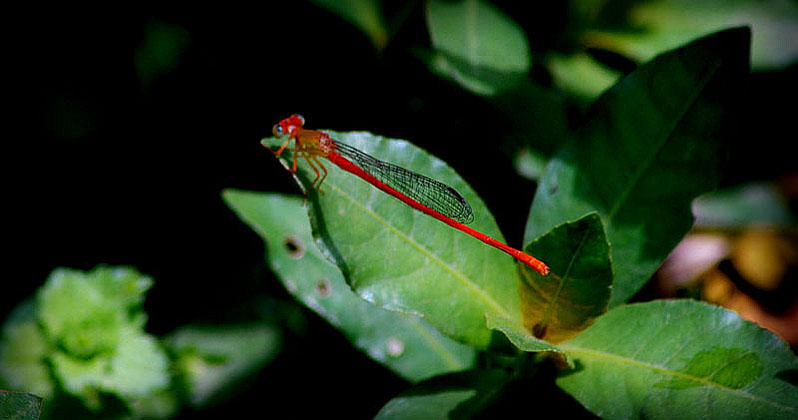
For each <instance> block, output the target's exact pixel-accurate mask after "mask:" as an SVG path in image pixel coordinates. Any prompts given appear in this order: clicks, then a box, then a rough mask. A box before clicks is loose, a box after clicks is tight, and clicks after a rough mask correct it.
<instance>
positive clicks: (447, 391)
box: [374, 369, 511, 420]
mask: <svg viewBox="0 0 798 420" xmlns="http://www.w3.org/2000/svg"><path fill="white" fill-rule="evenodd" d="M510 380H511V376H510V375H509V374H508V373H507V372H505V371H503V370H499V369H493V370H477V371H471V372H465V373H456V374H451V375H446V376H439V377H436V378H433V379H431V380H429V381H427V382H424V383H422V384H419V385H416V386H415V387H413V388H411V389H410V390H408V391H406V392H403V393H402V394H400V395H399V396H397V397H395V398H393V399H392V400H390V401H388V403H387V404H386V405H385V406H384V407H383V408H382V409H381V410H380V412H379V413H377V415H376V416H375V417H374V418H375V419H378V420H388V419H467V418H473V417H474V416H475V415H477V414H479V413H480V412H482V410H484V409H485V408H486V407H487V406H488V405H489V403H490V402H491V401H492V400H493V399H494V398H495V397H496V396H498V395H499V394H500V393H501V391H502V389H503V387H504V386H505V385H506V384H507V383H508V382H510Z"/></svg>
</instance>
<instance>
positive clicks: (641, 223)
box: [525, 28, 750, 307]
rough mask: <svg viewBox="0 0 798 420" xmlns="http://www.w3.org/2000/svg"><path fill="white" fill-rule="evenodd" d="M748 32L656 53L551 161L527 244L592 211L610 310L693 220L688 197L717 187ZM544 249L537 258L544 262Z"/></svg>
mask: <svg viewBox="0 0 798 420" xmlns="http://www.w3.org/2000/svg"><path fill="white" fill-rule="evenodd" d="M749 39H750V31H749V30H748V29H747V28H738V29H732V30H728V31H724V32H720V33H717V34H715V35H712V36H709V37H707V38H704V39H701V40H698V41H695V42H693V43H691V44H689V45H687V46H685V47H683V48H680V49H678V50H676V51H673V52H670V53H668V54H665V55H663V56H660V57H658V58H656V59H654V60H653V61H651V62H650V63H647V64H645V65H643V66H641V67H640V68H638V69H637V70H635V71H634V72H632V73H631V74H630V75H628V76H627V77H625V78H624V79H622V80H621V81H620V82H619V83H618V84H616V85H615V86H614V87H613V88H612V89H610V90H609V91H608V92H607V93H606V94H604V95H603V96H602V97H601V98H600V99H599V100H598V101H597V102H596V103H595V104H594V105H593V107H592V109H591V111H590V113H589V115H588V117H589V119H588V120H587V121H586V122H585V124H584V125H583V126H582V127H580V128H579V130H578V131H577V134H576V136H575V137H576V138H574V139H573V140H572V141H571V142H569V143H568V144H567V145H566V146H565V147H564V148H563V150H562V151H561V152H560V153H559V154H557V155H556V156H555V157H554V158H553V159H551V160H550V162H549V165H548V167H547V169H546V172H545V173H544V175H543V178H542V179H541V183H540V186H539V188H538V189H537V191H536V195H535V200H534V202H533V206H532V210H531V213H530V217H529V220H528V222H527V228H526V234H525V243H528V242H531V241H532V240H533V239H534V238H536V237H538V236H539V235H541V234H542V233H543V232H546V231H548V230H550V229H551V228H552V227H554V226H557V225H559V224H560V223H562V222H565V221H568V220H575V219H578V218H580V217H581V216H583V215H585V214H587V213H590V212H592V211H597V212H598V213H599V214H600V215H601V218H602V221H603V222H604V226H605V228H606V231H607V236H608V238H609V241H610V244H611V250H612V262H613V268H614V271H615V280H614V284H613V293H612V298H611V301H610V307H614V306H616V305H618V304H620V303H622V302H624V301H626V300H627V299H629V298H630V297H631V296H632V295H633V294H634V293H635V292H636V291H637V290H639V289H640V287H641V286H642V285H643V284H644V283H645V282H646V281H647V280H648V279H649V277H650V276H651V274H652V273H653V272H654V270H656V268H657V267H658V266H659V264H660V263H661V262H662V261H663V260H664V259H665V257H666V256H667V255H668V253H669V252H670V251H671V250H672V249H673V248H674V247H675V246H676V244H677V243H678V242H679V240H681V238H682V237H683V236H684V234H685V233H686V232H687V231H688V230H689V229H690V227H691V226H692V224H693V216H692V214H691V211H690V203H691V201H692V200H693V199H694V198H695V197H696V196H698V195H699V194H701V193H703V192H705V191H707V190H710V189H712V188H714V187H715V186H716V184H717V179H718V177H719V162H718V160H719V156H720V149H721V146H720V145H721V144H722V141H723V139H724V135H725V134H727V133H726V132H725V131H724V130H728V129H730V128H728V127H729V124H728V123H729V122H730V121H727V120H726V118H729V116H730V114H729V112H728V111H729V104H730V103H732V101H733V100H734V99H735V97H736V96H737V95H736V93H735V92H736V91H737V89H738V88H739V86H741V85H742V84H744V82H745V78H746V75H747V72H748V61H747V57H748V49H747V48H748V44H749ZM546 257H547V256H546V255H541V258H544V260H545V258H546Z"/></svg>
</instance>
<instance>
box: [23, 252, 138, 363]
mask: <svg viewBox="0 0 798 420" xmlns="http://www.w3.org/2000/svg"><path fill="white" fill-rule="evenodd" d="M151 285H152V280H151V279H150V278H148V277H145V276H142V275H141V274H139V273H138V272H136V271H135V270H133V269H129V268H107V267H98V268H96V269H94V270H92V271H90V272H88V273H83V272H80V271H76V270H69V269H57V270H55V271H54V272H53V273H52V274H51V275H50V277H49V278H48V279H47V283H46V284H45V285H44V287H42V288H41V289H40V290H39V292H38V294H37V305H38V307H39V319H40V321H41V323H42V326H43V327H44V329H45V332H46V334H47V335H48V338H49V339H50V340H52V341H53V342H54V343H55V344H56V345H58V346H60V347H62V348H63V349H64V350H65V351H66V352H67V353H69V354H71V355H73V356H75V357H78V358H84V359H88V358H91V357H94V356H96V355H98V354H103V353H110V352H113V351H114V349H115V348H116V345H117V343H118V341H119V339H120V336H119V334H120V332H121V329H122V327H123V326H124V325H125V324H127V323H132V324H135V325H139V326H142V325H143V324H144V320H145V318H144V314H143V313H141V312H140V311H134V309H135V308H136V307H137V306H138V305H140V304H141V302H142V301H143V299H144V293H145V292H146V290H147V289H148V288H149V287H150V286H151Z"/></svg>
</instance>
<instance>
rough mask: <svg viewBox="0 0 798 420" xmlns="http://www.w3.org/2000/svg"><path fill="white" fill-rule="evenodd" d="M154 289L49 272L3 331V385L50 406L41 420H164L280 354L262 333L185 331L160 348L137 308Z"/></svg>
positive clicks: (109, 277) (125, 280)
mask: <svg viewBox="0 0 798 420" xmlns="http://www.w3.org/2000/svg"><path fill="white" fill-rule="evenodd" d="M152 284H153V281H152V280H151V279H150V278H149V277H146V276H143V275H141V274H140V273H138V272H137V271H136V270H134V269H131V268H126V267H114V268H111V267H97V268H95V269H94V270H92V271H89V272H86V273H84V272H81V271H76V270H69V269H58V270H56V271H54V272H53V273H52V274H51V275H50V277H49V278H48V280H47V282H46V283H45V285H44V286H43V287H42V288H41V289H39V292H38V293H37V295H36V299H35V300H29V301H26V302H24V303H23V304H21V305H20V306H19V307H17V309H15V311H14V312H13V313H12V315H11V316H10V317H9V318H8V319H7V320H6V322H5V324H4V325H3V329H2V340H1V341H0V386H3V387H8V388H12V389H26V390H29V391H30V392H32V393H34V394H36V395H37V396H39V397H44V398H47V399H48V403H47V404H45V407H44V414H43V416H44V417H43V418H65V417H69V418H76V417H81V416H86V415H89V413H93V414H94V415H98V416H102V417H104V418H127V417H128V416H132V417H134V418H138V417H153V418H167V417H171V416H173V415H174V414H175V413H176V412H177V411H178V410H179V409H180V405H181V404H183V399H185V400H187V401H188V402H189V403H190V404H191V405H193V406H202V405H204V404H207V403H208V401H209V399H211V398H214V397H218V396H219V394H222V393H224V392H225V391H227V390H228V389H229V388H230V387H231V386H232V384H234V383H235V382H236V381H240V380H241V379H242V378H245V377H247V376H248V375H251V374H252V372H253V371H255V370H257V369H258V368H260V367H261V366H263V364H265V363H266V362H267V361H268V360H270V359H271V358H272V357H273V356H274V354H275V353H276V352H277V349H278V347H279V333H278V330H276V329H275V328H274V327H272V326H270V325H268V324H263V325H252V326H212V327H211V326H209V327H205V328H204V329H198V328H197V327H184V328H181V329H179V330H177V331H175V332H174V333H173V334H171V335H170V336H169V337H167V338H166V339H165V340H164V341H163V343H161V342H159V340H158V339H157V338H156V337H154V336H152V335H150V334H148V333H146V332H145V331H144V325H145V323H146V314H145V313H144V312H143V311H142V309H141V305H142V303H143V301H144V293H145V292H146V291H147V290H148V289H149V288H150V287H151V286H152ZM170 365H172V366H173V367H170ZM181 389H182V391H180V390H181ZM74 399H77V400H79V403H77V404H76V401H75V400H74Z"/></svg>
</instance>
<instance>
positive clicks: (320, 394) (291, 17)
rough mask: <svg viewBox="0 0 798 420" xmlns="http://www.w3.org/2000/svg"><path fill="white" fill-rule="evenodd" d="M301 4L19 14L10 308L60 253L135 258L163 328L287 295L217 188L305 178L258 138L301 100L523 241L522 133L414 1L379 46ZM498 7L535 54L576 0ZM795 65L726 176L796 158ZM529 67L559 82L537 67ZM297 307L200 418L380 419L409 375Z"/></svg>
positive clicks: (558, 36) (748, 175) (301, 108)
mask: <svg viewBox="0 0 798 420" xmlns="http://www.w3.org/2000/svg"><path fill="white" fill-rule="evenodd" d="M280 3H282V2H280ZM290 3H292V5H291V6H285V5H277V2H271V4H270V5H269V6H268V7H267V8H266V9H259V10H254V9H253V10H244V9H240V10H232V9H226V10H218V9H215V8H205V9H202V8H200V9H197V7H196V6H192V8H191V9H177V8H176V9H173V10H164V9H153V10H141V9H131V10H113V11H111V10H98V9H91V10H74V9H72V10H47V13H42V11H38V13H25V14H20V15H19V16H17V15H15V14H9V15H8V16H7V19H8V20H11V21H14V22H12V23H14V29H13V36H12V37H9V38H8V41H9V42H8V43H9V47H10V48H9V49H8V51H10V55H9V57H10V59H9V60H8V62H7V67H8V68H9V69H10V70H11V72H12V74H13V76H11V77H9V78H8V79H7V80H6V87H7V92H10V95H9V96H8V97H11V98H13V104H12V105H13V107H14V112H12V113H11V114H10V116H11V121H10V124H9V126H8V127H9V128H8V129H7V131H6V133H7V135H6V136H4V137H5V142H4V143H5V144H6V146H7V149H6V150H8V152H7V153H3V156H4V159H3V160H4V161H5V163H4V167H5V168H4V169H6V171H4V172H7V174H6V176H5V178H6V182H5V184H6V185H7V188H6V191H5V193H6V197H5V199H4V203H5V207H6V208H7V209H9V210H10V212H11V216H10V217H9V218H7V220H6V223H7V224H8V226H7V230H6V231H7V232H8V235H4V237H5V241H4V242H6V245H7V246H8V248H9V251H7V252H5V258H4V260H5V261H6V264H5V270H6V272H5V276H4V277H5V281H4V287H3V293H2V297H1V298H0V299H2V302H0V317H3V318H4V317H5V316H6V315H7V314H8V312H9V311H10V310H11V309H12V308H13V307H14V306H15V305H16V304H18V303H19V302H20V301H22V300H23V299H25V298H28V297H29V296H31V295H32V294H33V293H34V292H35V290H36V289H37V288H38V287H39V286H40V285H42V284H43V283H44V281H45V279H46V278H47V276H48V274H49V273H50V272H51V271H52V270H53V269H54V268H56V267H60V266H64V267H71V268H76V269H83V270H87V269H91V268H93V267H95V266H96V265H98V264H109V265H129V266H133V267H136V268H137V269H138V270H140V271H141V272H142V273H144V274H146V275H149V276H151V277H153V278H154V280H155V284H154V287H153V288H152V289H151V290H150V291H149V293H148V294H147V300H146V304H145V309H146V311H147V313H148V315H149V322H148V328H147V329H148V331H149V332H151V333H153V334H156V335H163V334H166V333H168V332H170V331H172V330H174V329H175V328H178V327H180V326H182V325H185V324H187V323H190V322H198V321H204V322H211V323H222V322H227V321H234V320H237V319H240V318H247V317H252V316H254V315H253V314H256V313H257V312H258V309H257V302H258V299H259V298H260V297H262V296H272V297H275V298H276V299H278V300H285V301H291V298H290V296H289V295H288V294H287V293H286V292H285V291H284V290H282V288H281V286H280V285H279V283H278V282H277V280H276V279H274V278H273V275H272V274H271V272H270V271H269V269H268V267H267V266H266V264H265V262H264V260H263V256H264V252H265V250H264V245H263V243H262V242H261V240H260V239H259V238H258V237H257V235H256V234H255V233H254V232H252V231H251V230H250V229H249V228H248V227H246V226H245V225H244V224H243V223H241V222H240V221H239V220H238V219H237V218H236V217H235V215H234V214H233V213H232V211H230V210H229V209H228V208H227V207H226V206H225V205H224V203H223V202H222V200H221V197H220V193H221V191H222V189H224V188H239V189H247V190H257V191H277V192H288V193H298V189H297V188H296V186H295V185H293V183H292V182H293V181H292V179H291V177H290V176H289V175H288V174H287V173H286V172H285V171H284V169H283V168H282V167H281V166H280V165H279V164H278V162H277V161H276V160H275V159H274V158H273V157H272V156H271V154H270V153H269V152H268V151H266V150H264V149H263V148H262V147H261V146H260V144H259V141H260V139H261V138H262V137H266V136H268V135H270V131H271V126H272V125H273V124H274V123H276V122H277V121H278V120H280V119H281V118H284V117H286V116H287V115H289V114H291V113H301V114H303V115H304V116H305V118H306V120H307V125H308V126H309V127H312V128H329V129H335V130H340V131H348V130H366V131H371V132H374V133H378V134H380V135H385V136H389V137H397V138H403V139H407V140H410V141H412V142H414V143H416V144H418V145H420V146H421V147H423V148H425V149H427V150H429V151H430V152H432V153H433V154H435V155H437V156H438V157H440V158H442V159H443V160H445V161H447V162H448V163H450V164H451V165H452V166H453V167H455V168H456V169H457V170H458V172H459V173H460V174H461V175H462V176H463V177H464V178H465V179H466V180H467V181H469V182H470V183H471V184H472V186H473V187H474V188H475V189H476V191H477V192H478V193H479V194H480V195H481V196H482V198H483V199H484V200H485V202H486V203H487V204H488V206H489V207H490V209H491V211H492V212H493V213H494V215H495V217H496V219H497V221H498V222H499V225H500V227H501V228H502V231H503V233H504V234H505V237H506V238H507V240H508V242H509V243H510V244H511V245H516V246H520V244H521V239H522V238H521V236H522V232H523V227H524V223H525V221H526V217H527V212H528V209H529V205H530V203H531V200H532V194H533V192H534V188H535V184H534V183H533V182H532V181H528V180H525V179H523V178H521V177H519V176H517V175H516V173H515V171H514V169H513V166H512V156H511V155H510V153H508V150H512V149H513V145H507V144H501V145H500V144H499V143H498V142H497V138H498V137H499V134H501V130H502V126H503V124H504V122H505V121H504V119H503V118H504V117H503V116H502V115H501V114H500V113H499V112H498V111H497V110H496V108H494V107H492V106H490V104H489V103H488V102H487V101H486V100H484V99H482V98H479V97H476V96H474V95H471V94H469V93H467V92H465V91H464V90H463V89H461V88H459V87H457V86H455V85H453V84H450V83H447V82H444V81H442V79H440V78H439V77H437V76H435V75H433V74H432V73H431V72H430V71H429V70H427V68H426V67H425V65H424V63H423V62H421V61H420V60H418V59H417V58H415V57H414V56H413V55H411V53H410V52H409V49H410V48H413V47H428V46H429V38H428V34H427V31H426V28H425V26H424V17H423V10H422V7H420V4H419V5H418V6H417V7H415V8H414V9H413V10H412V11H411V13H410V15H409V16H408V18H407V19H406V20H405V21H404V24H403V25H402V26H401V29H400V30H399V31H398V32H397V33H396V34H395V35H394V37H393V38H392V40H391V43H390V44H389V45H388V46H387V48H386V49H385V50H384V51H382V52H381V53H378V52H377V51H376V50H375V48H374V46H373V45H372V44H371V43H370V41H369V40H368V38H367V37H366V36H364V35H363V34H362V33H361V32H360V31H359V30H358V29H356V28H355V27H354V26H351V25H350V24H348V23H346V22H345V21H344V20H342V19H340V18H338V17H336V16H335V15H333V14H331V13H329V12H327V11H325V10H323V9H321V8H318V7H316V6H313V5H311V4H307V3H304V2H290ZM293 3H296V4H293ZM498 4H499V6H500V8H501V9H502V10H503V11H505V12H506V13H508V14H509V15H511V16H513V18H515V19H516V20H517V21H518V22H519V23H520V24H521V25H522V26H523V27H524V30H525V31H526V33H527V36H528V37H529V38H530V40H534V42H532V48H533V53H535V52H537V51H542V50H545V49H567V46H566V44H567V42H566V41H567V38H568V36H567V22H566V21H567V9H566V6H565V5H563V6H561V7H560V6H549V7H554V9H553V10H542V9H539V10H535V11H532V12H530V11H523V10H520V9H518V7H519V6H517V5H516V3H514V2H498ZM563 4H564V2H563ZM158 23H163V24H168V25H174V26H176V27H178V28H182V29H180V34H181V35H179V36H178V39H183V40H184V42H183V44H181V45H182V47H181V48H180V49H179V51H177V53H176V57H177V59H176V61H175V65H174V66H173V67H171V68H169V69H168V70H167V71H162V72H161V73H157V74H156V75H155V76H153V77H151V78H149V79H148V78H146V77H142V73H141V70H140V69H139V68H138V67H137V60H140V58H139V57H140V56H139V55H137V54H139V52H140V51H141V50H142V49H143V48H145V47H146V46H147V45H148V42H152V39H151V38H149V35H148V34H149V33H150V32H148V30H149V29H148V28H152V25H153V24H158ZM607 60H609V61H610V62H612V61H613V60H615V63H616V64H618V67H621V68H624V66H626V68H627V69H628V63H626V62H624V61H623V60H621V59H620V58H617V57H615V58H613V57H612V56H610V57H609V58H608V59H607ZM138 64H141V63H140V62H139V63H138ZM795 74H796V72H795V66H793V67H792V68H791V69H788V70H786V71H782V72H773V73H766V74H758V75H756V76H755V77H754V78H753V79H752V87H753V89H751V91H749V92H747V93H746V92H744V91H741V102H742V103H744V104H746V106H747V107H748V108H747V109H748V114H747V115H749V116H750V120H749V121H746V122H745V124H743V127H742V129H741V131H740V136H739V138H738V139H736V140H734V141H735V143H734V144H732V146H733V147H732V148H731V151H730V157H729V162H730V165H731V166H732V167H734V168H735V170H734V171H730V172H729V173H728V174H727V175H726V177H725V179H724V184H726V185H731V184H735V183H737V182H741V181H744V180H752V179H775V178H777V177H778V176H780V175H781V174H783V173H785V172H788V171H789V169H790V167H794V166H795V163H794V155H792V157H790V154H789V153H788V152H785V150H786V148H787V147H788V145H785V144H788V143H785V142H792V143H793V144H794V143H795V139H794V135H795V134H794V130H792V126H791V125H790V124H789V122H790V119H791V118H794V115H792V117H790V116H789V115H790V114H792V113H793V112H794V106H791V105H779V104H780V103H782V102H781V101H782V100H783V99H785V98H789V99H790V100H791V101H794V98H795V96H794V80H795ZM531 77H533V78H534V79H535V81H536V82H538V83H539V84H541V85H542V86H544V87H546V86H547V84H549V83H550V80H549V78H548V76H547V75H546V73H545V71H542V70H541V69H540V68H538V66H537V65H535V67H534V68H533V71H532V76H531ZM787 103H788V104H794V102H787ZM573 108H574V110H573V111H572V112H573V114H574V115H576V114H578V111H577V110H578V109H579V106H577V105H575V106H574V107H573ZM753 145H756V147H753ZM304 312H305V314H306V317H307V319H308V326H307V329H306V331H305V332H304V333H303V334H295V333H293V332H290V331H288V332H287V333H286V334H287V337H286V342H285V347H284V349H283V351H282V352H281V353H280V355H279V356H278V358H277V359H276V360H275V361H273V362H272V363H271V364H270V365H269V366H268V367H267V368H266V369H265V370H264V371H263V372H261V373H260V374H259V375H258V377H257V378H256V379H255V381H256V383H255V384H254V386H253V387H252V388H250V391H248V392H245V393H242V394H240V395H238V397H237V398H236V399H234V400H232V401H231V402H230V403H228V404H227V405H226V406H222V407H218V408H217V409H216V411H213V410H211V411H208V412H203V415H208V416H209V418H211V417H213V416H214V415H219V414H220V413H225V414H229V413H230V410H231V409H240V410H243V411H244V412H246V410H250V409H254V410H256V411H255V412H260V413H263V412H264V411H265V412H267V413H268V412H271V410H273V409H279V408H280V407H286V408H290V409H294V410H296V409H299V410H300V413H301V414H303V415H308V416H313V415H325V414H335V413H348V414H347V415H348V417H370V416H372V415H373V414H374V413H376V411H377V410H379V408H380V407H381V406H382V405H384V403H385V402H386V401H387V400H388V399H390V398H391V397H392V396H394V395H395V394H396V393H398V392H400V391H402V390H404V389H405V388H406V387H407V386H408V384H407V383H405V382H404V381H402V380H400V379H398V378H397V377H396V376H394V375H393V374H391V373H390V372H388V371H387V370H385V369H383V368H382V367H380V366H379V365H377V364H376V363H374V362H372V361H371V360H369V359H368V358H367V357H366V356H365V355H362V354H360V353H359V352H357V351H356V350H353V349H352V347H351V345H350V344H349V343H348V342H347V341H346V340H345V339H344V338H343V337H342V336H341V335H340V334H339V333H338V332H337V331H336V330H334V329H332V328H330V327H329V326H327V325H326V324H325V323H324V322H323V321H321V320H320V319H319V318H318V317H316V316H315V315H314V314H313V313H312V312H310V311H307V310H304ZM349 378H356V380H357V382H348V379H349ZM297 401H300V402H301V403H300V404H301V405H299V406H295V405H293V403H294V402H297ZM342 404H344V405H345V407H344V406H342ZM289 405H290V406H289ZM265 407H269V408H268V409H266V408H265ZM214 413H215V414H214Z"/></svg>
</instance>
